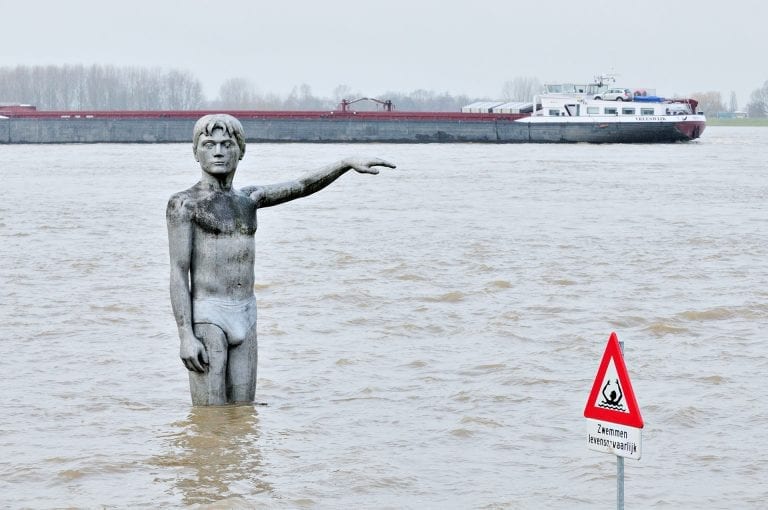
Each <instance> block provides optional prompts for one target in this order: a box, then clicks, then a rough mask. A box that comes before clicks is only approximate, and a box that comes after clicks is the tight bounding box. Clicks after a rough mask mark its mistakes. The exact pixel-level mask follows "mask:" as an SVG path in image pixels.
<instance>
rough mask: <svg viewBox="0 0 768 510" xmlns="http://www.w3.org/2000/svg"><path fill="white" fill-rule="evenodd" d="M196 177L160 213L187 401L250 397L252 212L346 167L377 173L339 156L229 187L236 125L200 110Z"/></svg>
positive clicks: (372, 166)
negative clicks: (276, 178)
mask: <svg viewBox="0 0 768 510" xmlns="http://www.w3.org/2000/svg"><path fill="white" fill-rule="evenodd" d="M193 151H194V155H195V159H196V160H197V161H198V162H200V167H201V168H202V177H201V179H200V181H199V182H198V183H197V184H195V185H194V186H192V187H191V188H189V189H187V190H184V191H181V192H179V193H176V194H174V195H173V196H171V198H170V200H168V208H167V210H166V221H167V223H168V244H169V252H170V258H171V285H170V286H171V305H172V307H173V314H174V316H175V318H176V323H177V325H178V328H179V337H180V339H181V348H180V355H181V360H182V362H183V363H184V366H185V367H186V368H187V370H189V385H190V391H191V393H192V403H193V404H194V405H220V404H227V403H236V402H253V400H254V397H255V393H256V362H257V358H258V354H257V342H256V298H255V296H254V293H253V284H254V258H255V254H254V252H255V243H254V234H255V233H256V211H257V210H258V209H259V208H262V207H271V206H273V205H277V204H281V203H283V202H287V201H289V200H293V199H296V198H301V197H305V196H307V195H310V194H312V193H314V192H316V191H319V190H321V189H323V188H325V187H326V186H328V185H329V184H330V183H332V182H333V181H335V180H336V179H338V178H339V177H340V176H341V175H342V174H344V173H345V172H347V171H348V170H355V171H357V172H359V173H364V174H377V173H379V170H378V169H377V168H376V167H389V168H394V167H395V165H393V164H391V163H388V162H386V161H384V160H381V159H344V160H342V161H339V162H337V163H333V164H331V165H328V166H326V167H324V168H322V169H320V170H317V171H315V172H310V173H308V174H307V175H305V176H303V177H301V178H299V179H297V180H294V181H288V182H284V183H279V184H269V185H264V186H258V185H257V186H247V187H245V188H242V189H240V190H238V189H234V188H233V187H232V179H233V178H234V175H235V170H236V169H237V164H238V163H239V161H240V160H241V159H242V158H243V155H244V154H245V136H244V133H243V127H242V125H241V124H240V122H239V121H238V120H237V119H236V118H234V117H232V116H230V115H223V114H219V115H206V116H205V117H202V118H201V119H200V120H198V121H197V123H196V124H195V128H194V135H193Z"/></svg>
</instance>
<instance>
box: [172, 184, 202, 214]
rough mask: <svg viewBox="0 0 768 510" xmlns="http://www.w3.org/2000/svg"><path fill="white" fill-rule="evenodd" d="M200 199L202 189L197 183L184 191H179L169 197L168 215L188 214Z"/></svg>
mask: <svg viewBox="0 0 768 510" xmlns="http://www.w3.org/2000/svg"><path fill="white" fill-rule="evenodd" d="M199 199H200V189H199V188H198V187H197V185H195V186H192V187H191V188H189V189H185V190H184V191H179V192H178V193H174V194H173V195H171V198H169V199H168V208H167V210H166V214H167V215H182V216H188V215H190V214H191V212H192V210H193V209H194V207H195V204H196V203H197V202H198V200H199Z"/></svg>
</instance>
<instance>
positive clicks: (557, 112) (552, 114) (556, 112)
mask: <svg viewBox="0 0 768 510" xmlns="http://www.w3.org/2000/svg"><path fill="white" fill-rule="evenodd" d="M549 115H550V117H559V116H560V110H559V109H557V110H555V109H550V110H549Z"/></svg>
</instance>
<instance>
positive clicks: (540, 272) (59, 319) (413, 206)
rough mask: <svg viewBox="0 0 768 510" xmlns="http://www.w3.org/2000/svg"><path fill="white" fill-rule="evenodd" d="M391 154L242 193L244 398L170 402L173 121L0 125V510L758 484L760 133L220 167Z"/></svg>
mask: <svg viewBox="0 0 768 510" xmlns="http://www.w3.org/2000/svg"><path fill="white" fill-rule="evenodd" d="M355 153H365V154H371V155H378V156H381V157H384V158H387V159H390V160H392V161H394V162H396V163H397V164H398V166H399V168H398V169H397V170H394V171H386V170H385V171H383V172H382V173H381V175H378V176H375V177H373V176H368V175H345V176H343V177H342V178H341V179H340V180H339V181H338V182H337V183H335V184H334V185H333V186H332V187H331V188H329V189H327V190H324V191H323V192H321V193H320V194H318V195H315V196H313V197H309V198H306V199H303V200H300V201H297V202H294V203H291V204H285V205H282V206H278V207H275V208H273V209H268V210H264V211H262V212H260V214H259V222H260V223H259V231H258V233H257V238H256V239H257V241H256V245H257V265H256V282H257V283H256V295H257V298H258V302H259V321H260V322H259V334H260V339H259V343H260V356H259V357H260V360H259V363H260V365H259V382H258V389H257V398H258V400H259V402H261V403H264V404H266V405H259V406H244V407H228V408H219V409H193V408H192V407H191V405H190V404H189V395H188V388H187V378H186V374H185V372H184V369H183V367H182V365H181V362H180V361H179V359H178V339H177V337H176V329H175V324H174V321H173V317H172V314H171V310H170V303H169V298H168V251H167V241H166V231H165V218H164V213H165V204H166V201H167V199H168V197H169V195H170V194H171V193H173V192H175V191H178V190H181V189H185V188H187V187H189V186H190V185H192V184H193V183H194V182H195V181H196V180H197V178H198V175H199V169H198V167H197V165H196V163H195V162H194V160H193V158H192V154H191V149H190V144H173V145H44V146H29V145H28V146H2V147H0V155H2V161H3V165H2V169H1V170H0V175H1V176H2V191H1V192H0V193H1V196H2V200H0V261H2V262H0V286H1V287H2V307H1V308H0V346H1V350H0V352H2V356H0V373H2V374H3V376H4V377H3V378H4V380H5V381H6V384H5V387H4V388H5V389H4V390H3V391H2V394H3V395H4V398H3V404H2V420H0V453H1V455H0V505H2V506H5V507H8V508H60V507H76V508H94V507H102V506H104V507H110V508H124V507H125V508H129V507H130V508H134V507H154V508H177V507H184V506H196V505H199V507H201V508H377V509H378V508H382V509H384V508H392V509H395V508H414V509H420V508H456V509H464V508H514V509H529V508H530V509H539V508H547V509H572V508H611V507H612V506H613V505H614V504H615V503H614V502H615V485H616V482H615V472H616V467H615V464H616V461H615V458H614V457H613V456H611V455H607V454H603V453H597V452H593V451H590V450H588V449H587V444H586V423H585V420H584V418H583V417H582V412H583V408H584V404H585V402H586V398H587V395H588V393H589V390H590V388H591V384H592V379H593V378H594V376H595V371H596V370H597V365H598V362H599V358H600V355H601V354H602V351H603V348H604V346H605V343H606V341H607V339H608V336H609V334H610V332H611V331H616V332H617V333H618V335H619V338H620V340H622V341H624V342H625V359H626V362H627V365H628V367H629V371H630V375H631V378H632V382H633V386H634V389H635V393H636V395H637V399H638V401H639V404H640V407H641V410H642V413H643V417H644V419H645V424H646V426H645V429H644V432H643V452H642V453H643V457H642V459H641V460H640V461H633V460H627V461H626V496H625V498H626V501H627V506H628V508H674V509H678V508H708V509H730V508H741V509H744V508H765V505H766V501H768V484H766V476H765V466H766V464H767V463H768V447H767V446H766V441H765V437H766V436H765V434H766V432H765V431H766V427H767V426H768V404H767V402H768V399H767V398H766V394H765V385H766V384H765V383H766V375H765V374H766V372H768V350H767V348H766V330H767V329H768V328H766V326H768V290H767V289H768V267H767V265H766V260H768V231H767V230H766V225H767V223H766V220H768V209H767V208H766V202H767V201H768V174H767V173H766V162H768V129H759V128H755V129H753V128H720V127H711V128H709V129H708V130H707V132H706V133H705V135H704V137H703V138H702V139H700V140H698V141H696V142H693V143H687V144H673V145H385V144H376V145H302V144H290V145H287V144H286V145H269V144H268V145H256V144H252V145H250V146H249V148H248V153H247V154H246V156H245V159H244V161H243V162H242V163H241V167H240V170H239V173H238V176H237V178H236V185H238V186H244V185H246V184H251V183H269V182H277V181H281V180H287V179H292V178H294V177H296V176H298V175H300V174H301V173H302V172H304V171H306V170H310V169H313V168H315V167H318V166H320V165H322V164H325V163H326V162H330V161H333V160H335V159H338V158H340V157H343V156H346V155H349V154H355Z"/></svg>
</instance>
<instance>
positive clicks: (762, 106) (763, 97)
mask: <svg viewBox="0 0 768 510" xmlns="http://www.w3.org/2000/svg"><path fill="white" fill-rule="evenodd" d="M747 114H748V115H749V116H750V117H755V118H759V119H762V118H765V117H768V81H766V82H765V83H764V84H763V86H762V87H760V88H759V89H755V90H753V91H752V94H751V95H750V96H749V103H747Z"/></svg>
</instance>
